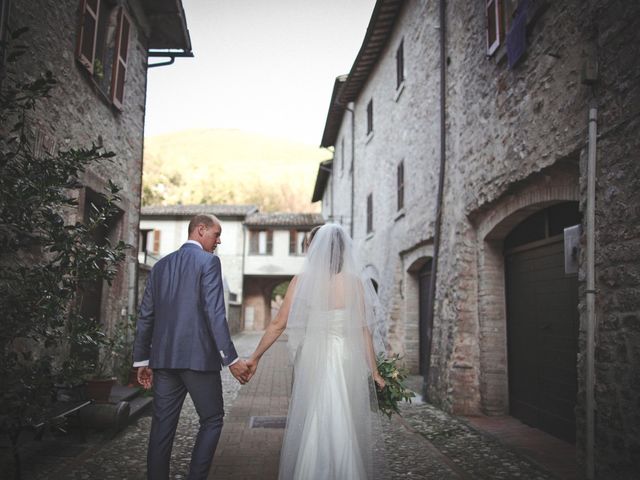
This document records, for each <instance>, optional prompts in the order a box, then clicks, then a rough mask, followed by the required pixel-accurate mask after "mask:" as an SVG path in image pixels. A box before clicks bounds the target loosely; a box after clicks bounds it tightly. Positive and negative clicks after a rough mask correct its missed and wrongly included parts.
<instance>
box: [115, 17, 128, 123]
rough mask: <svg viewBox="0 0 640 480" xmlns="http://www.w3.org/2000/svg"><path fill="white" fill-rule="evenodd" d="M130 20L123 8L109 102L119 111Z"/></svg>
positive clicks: (121, 104)
mask: <svg viewBox="0 0 640 480" xmlns="http://www.w3.org/2000/svg"><path fill="white" fill-rule="evenodd" d="M130 29H131V20H129V17H128V15H127V13H126V12H125V10H124V8H122V7H121V8H120V12H119V13H118V28H117V29H116V32H117V35H116V48H115V55H114V58H113V61H114V65H113V74H112V77H111V101H112V102H113V104H114V105H115V106H116V107H117V108H118V109H120V110H122V106H123V103H124V82H125V78H126V73H127V58H128V56H129V32H130Z"/></svg>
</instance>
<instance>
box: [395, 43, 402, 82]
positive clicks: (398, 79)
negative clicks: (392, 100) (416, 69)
mask: <svg viewBox="0 0 640 480" xmlns="http://www.w3.org/2000/svg"><path fill="white" fill-rule="evenodd" d="M402 82H404V40H402V41H401V42H400V45H399V46H398V50H396V88H400V85H402Z"/></svg>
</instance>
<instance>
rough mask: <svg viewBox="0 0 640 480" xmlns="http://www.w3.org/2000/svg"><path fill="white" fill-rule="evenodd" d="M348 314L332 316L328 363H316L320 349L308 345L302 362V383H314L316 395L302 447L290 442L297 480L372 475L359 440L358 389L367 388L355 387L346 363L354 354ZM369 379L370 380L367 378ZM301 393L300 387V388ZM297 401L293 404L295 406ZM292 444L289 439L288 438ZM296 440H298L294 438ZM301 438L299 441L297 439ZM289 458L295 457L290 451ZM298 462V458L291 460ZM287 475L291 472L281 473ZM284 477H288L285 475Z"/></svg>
mask: <svg viewBox="0 0 640 480" xmlns="http://www.w3.org/2000/svg"><path fill="white" fill-rule="evenodd" d="M345 316H346V311H345V310H330V311H329V312H327V316H326V322H327V327H328V342H327V345H326V348H327V351H326V353H327V357H326V358H327V360H328V361H327V364H326V365H325V366H324V367H322V366H316V365H315V359H316V358H317V357H318V352H316V351H314V350H316V349H318V348H319V345H314V344H305V345H304V347H303V348H302V349H301V351H300V354H299V358H298V359H297V362H296V366H295V372H296V376H297V377H298V378H297V381H300V382H305V381H310V382H312V383H313V387H312V389H313V390H315V395H313V394H312V395H311V397H310V398H309V403H308V404H307V405H306V415H305V417H306V418H305V421H304V424H303V428H302V432H301V433H302V435H301V438H300V439H299V444H298V442H297V441H296V443H295V444H292V442H291V441H288V442H287V441H286V440H285V443H286V444H287V445H288V446H289V448H293V449H295V450H297V452H291V453H292V455H291V457H294V456H295V457H296V460H295V467H294V469H293V478H294V479H318V480H320V479H327V480H329V479H338V478H344V479H353V480H360V479H362V480H366V478H367V474H366V469H365V466H364V463H363V455H362V453H363V452H362V451H361V448H360V444H359V441H358V435H357V429H356V425H355V423H354V422H355V421H356V419H357V417H356V415H354V411H353V410H354V408H358V405H355V404H353V403H356V402H352V400H354V399H353V398H352V397H353V394H352V392H351V391H352V390H353V389H354V388H366V387H365V386H364V385H363V383H364V382H361V383H362V384H361V385H354V384H353V383H350V381H351V379H350V378H349V376H350V375H349V371H348V369H347V368H346V365H345V361H346V360H347V359H349V352H348V351H346V349H345V345H346V341H345V335H344V330H345V324H346V321H345ZM363 380H365V381H366V379H363ZM294 391H295V387H294ZM295 401H296V399H295V397H294V398H293V399H292V402H295ZM287 440H289V439H287ZM291 440H293V439H291ZM296 440H298V439H296ZM284 456H285V457H289V454H288V452H285V454H284ZM291 460H293V458H291ZM281 471H282V472H283V473H284V471H285V469H281ZM281 478H283V479H284V478H286V477H283V476H281Z"/></svg>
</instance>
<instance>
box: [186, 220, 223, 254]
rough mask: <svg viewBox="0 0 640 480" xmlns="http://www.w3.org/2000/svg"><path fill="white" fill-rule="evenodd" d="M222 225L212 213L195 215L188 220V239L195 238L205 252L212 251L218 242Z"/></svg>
mask: <svg viewBox="0 0 640 480" xmlns="http://www.w3.org/2000/svg"><path fill="white" fill-rule="evenodd" d="M221 234H222V227H221V226H220V220H218V219H217V218H216V217H215V216H214V215H196V216H195V217H193V218H192V219H191V221H190V222H189V240H195V241H196V242H198V243H200V245H202V248H204V249H205V250H206V251H207V252H213V251H214V250H215V249H216V247H217V246H218V245H219V244H220V235H221Z"/></svg>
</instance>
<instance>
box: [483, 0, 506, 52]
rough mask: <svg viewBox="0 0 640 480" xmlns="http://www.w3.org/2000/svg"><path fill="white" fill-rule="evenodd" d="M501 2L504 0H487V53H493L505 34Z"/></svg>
mask: <svg viewBox="0 0 640 480" xmlns="http://www.w3.org/2000/svg"><path fill="white" fill-rule="evenodd" d="M501 3H502V0H487V9H486V10H487V55H493V53H494V52H495V51H496V50H497V49H498V47H499V46H500V42H501V41H502V38H503V36H504V34H503V31H502V26H503V24H502V8H501V7H502V5H501Z"/></svg>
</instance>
